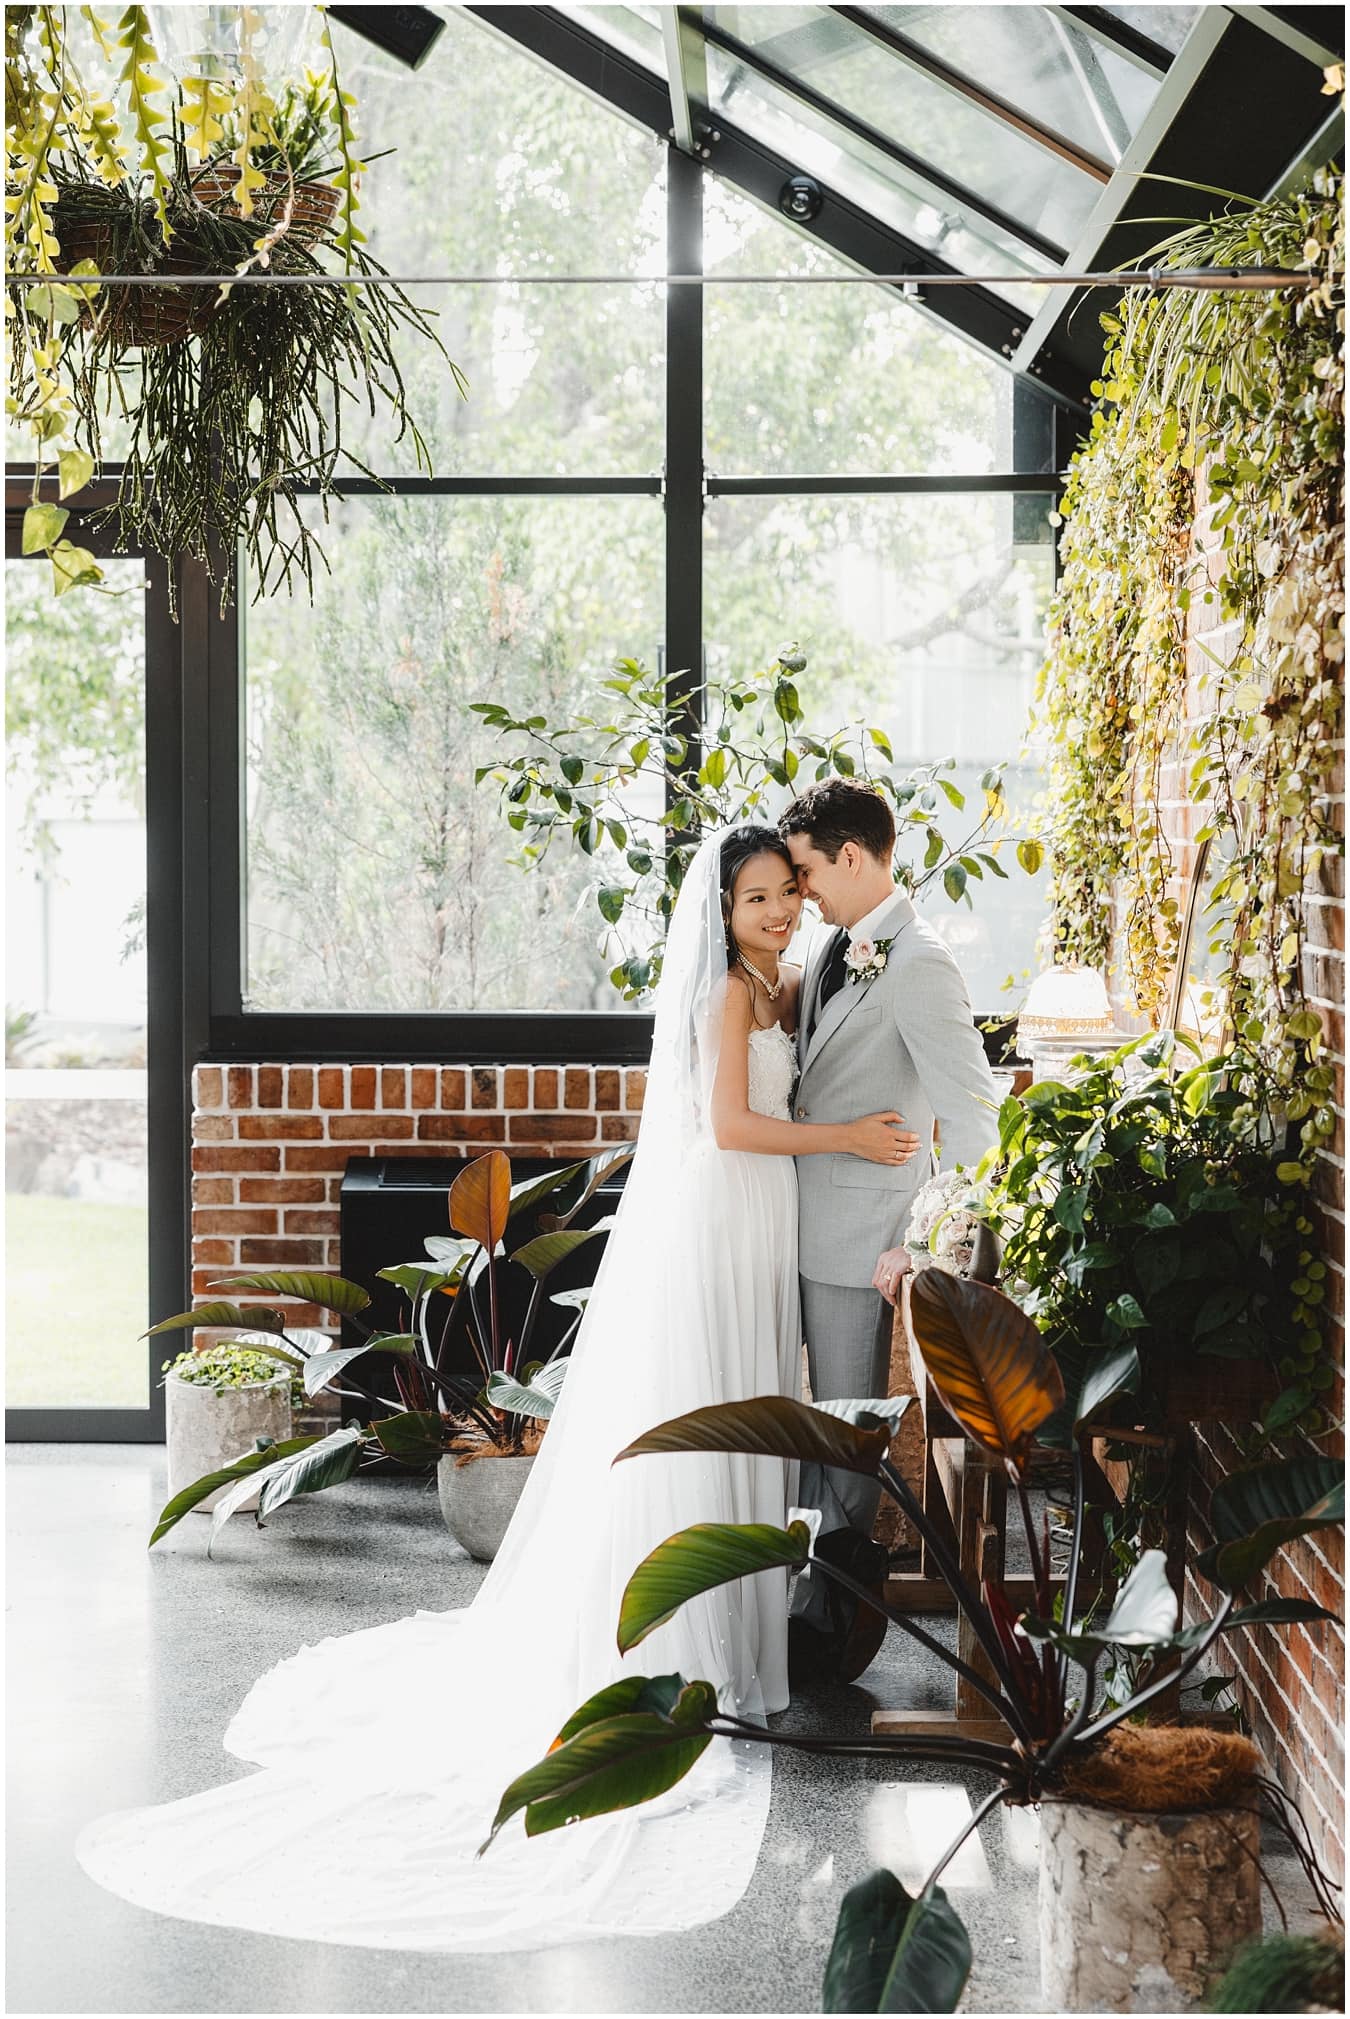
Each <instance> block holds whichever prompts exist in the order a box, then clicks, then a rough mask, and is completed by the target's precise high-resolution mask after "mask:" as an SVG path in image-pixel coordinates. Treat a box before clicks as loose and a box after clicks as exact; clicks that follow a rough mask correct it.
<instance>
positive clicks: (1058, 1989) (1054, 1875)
mask: <svg viewBox="0 0 1350 2019" xmlns="http://www.w3.org/2000/svg"><path fill="white" fill-rule="evenodd" d="M1040 1839H1041V1878H1040V1935H1041V1989H1042V1996H1043V1998H1044V2001H1045V2006H1046V2009H1047V2010H1048V2011H1051V2012H1184V2011H1186V2010H1187V2009H1189V2008H1191V2007H1194V2006H1196V2005H1197V2004H1198V2003H1199V2002H1200V2001H1201V2000H1202V1999H1203V1998H1204V1997H1205V1995H1206V1993H1207V1991H1208V1990H1209V1989H1210V1987H1211V1986H1212V1984H1213V1983H1214V1982H1215V1980H1216V1979H1217V1978H1218V1977H1219V1976H1220V1975H1221V1974H1222V1972H1223V1970H1224V1968H1225V1967H1226V1964H1227V1960H1228V1958H1229V1956H1230V1954H1231V1952H1232V1950H1233V1949H1234V1948H1235V1947H1236V1946H1237V1944H1238V1943H1239V1942H1242V1941H1245V1940H1246V1938H1247V1937H1248V1936H1249V1935H1255V1934H1258V1933H1259V1932H1260V1928H1261V1875H1260V1868H1259V1866H1258V1863H1257V1855H1258V1852H1259V1850H1260V1845H1261V1826H1260V1818H1259V1815H1258V1812H1257V1797H1256V1794H1255V1791H1253V1794H1252V1797H1251V1802H1250V1805H1248V1804H1247V1803H1245V1802H1244V1803H1242V1804H1241V1805H1239V1806H1235V1807H1232V1808H1223V1809H1207V1810H1181V1811H1178V1812H1177V1813H1175V1814H1152V1813H1146V1812H1144V1811H1142V1810H1136V1809H1114V1808H1104V1807H1099V1806H1097V1805H1095V1804H1092V1803H1088V1802H1076V1801H1067V1800H1063V1799H1046V1800H1045V1801H1043V1802H1042V1804H1041V1832H1040Z"/></svg>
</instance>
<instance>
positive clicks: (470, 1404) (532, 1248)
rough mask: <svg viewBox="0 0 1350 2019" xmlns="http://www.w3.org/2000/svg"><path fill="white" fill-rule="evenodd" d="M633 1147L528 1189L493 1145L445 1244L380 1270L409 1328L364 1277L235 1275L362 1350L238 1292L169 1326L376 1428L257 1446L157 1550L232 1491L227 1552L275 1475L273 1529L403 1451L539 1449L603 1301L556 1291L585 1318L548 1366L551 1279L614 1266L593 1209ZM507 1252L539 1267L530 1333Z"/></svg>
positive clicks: (217, 1517) (220, 1508)
mask: <svg viewBox="0 0 1350 2019" xmlns="http://www.w3.org/2000/svg"><path fill="white" fill-rule="evenodd" d="M632 1154H633V1151H632V1148H631V1146H629V1145H625V1146H623V1147H622V1148H619V1149H615V1150H607V1151H605V1152H604V1153H603V1154H602V1155H600V1156H598V1157H592V1158H590V1159H589V1160H588V1161H587V1162H584V1163H577V1164H569V1165H567V1166H565V1167H564V1168H563V1169H561V1170H558V1171H550V1172H546V1173H545V1174H544V1175H543V1176H542V1177H537V1178H523V1179H521V1180H519V1181H518V1182H517V1183H516V1184H514V1185H513V1184H512V1182H511V1161H510V1158H509V1157H507V1155H506V1154H505V1152H504V1151H502V1150H489V1151H488V1153H487V1155H486V1156H483V1157H477V1158H475V1159H474V1160H473V1162H472V1163H469V1164H466V1165H465V1167H464V1169H463V1170H462V1171H461V1172H460V1174H459V1176H458V1177H457V1178H456V1179H455V1182H454V1184H453V1185H452V1186H451V1187H450V1193H449V1200H448V1213H449V1222H450V1232H449V1234H437V1235H433V1236H431V1238H430V1239H429V1240H428V1241H427V1243H426V1251H427V1252H426V1256H425V1257H424V1258H423V1259H422V1260H421V1261H416V1262H401V1263H396V1264H395V1265H394V1266H393V1267H391V1268H388V1269H381V1270H380V1271H379V1272H378V1273H379V1276H380V1279H381V1280H382V1281H384V1282H387V1283H392V1284H393V1285H394V1286H395V1287H396V1288H397V1289H398V1290H399V1291H400V1292H401V1293H402V1295H403V1298H404V1299H405V1300H406V1301H405V1304H404V1307H403V1328H402V1329H401V1330H400V1331H398V1332H388V1331H379V1330H377V1329H376V1328H375V1327H374V1326H372V1325H370V1324H369V1323H368V1322H367V1320H366V1319H365V1318H364V1317H363V1315H362V1314H363V1313H364V1312H365V1311H367V1310H368V1308H369V1305H370V1301H371V1299H370V1294H369V1292H368V1291H366V1290H364V1289H363V1288H362V1287H361V1285H360V1284H359V1283H353V1282H351V1281H349V1280H348V1279H347V1278H346V1277H344V1276H329V1275H322V1274H310V1273H306V1272H296V1271H291V1270H281V1271H276V1270H268V1271H265V1272H262V1273H258V1274H249V1275H243V1276H227V1277H222V1278H221V1279H220V1281H219V1282H218V1283H217V1284H215V1285H214V1286H213V1288H215V1289H217V1290H222V1291H226V1290H236V1291H239V1290H244V1291H249V1292H252V1293H253V1294H255V1295H271V1296H273V1297H281V1298H285V1299H290V1300H298V1301H300V1302H301V1303H306V1304H317V1305H319V1306H320V1307H321V1308H322V1309H323V1310H326V1311H328V1312H329V1313H330V1314H331V1315H332V1316H334V1317H338V1318H341V1319H343V1320H345V1321H346V1322H347V1323H348V1324H350V1325H352V1326H354V1327H355V1328H356V1330H357V1331H359V1332H361V1333H363V1334H364V1338H363V1340H362V1342H361V1343H360V1344H359V1345H356V1346H336V1347H335V1346H334V1345H333V1342H332V1340H331V1338H330V1337H329V1335H328V1334H327V1333H325V1332H319V1331H311V1330H299V1329H295V1328H292V1329H288V1328H287V1322H286V1319H285V1316H284V1315H283V1313H282V1312H281V1311H279V1310H277V1309H276V1308H275V1307H273V1306H271V1305H266V1304H244V1305H241V1304H237V1303H235V1302H233V1301H232V1300H230V1299H227V1298H224V1297H221V1298H216V1299H214V1300H212V1301H210V1302H208V1303H205V1304H198V1305H197V1306H195V1307H194V1308H193V1309H192V1310H190V1311H180V1312H178V1313H176V1314H175V1316H174V1317H172V1318H164V1319H162V1320H161V1321H160V1323H159V1324H158V1325H153V1326H152V1327H151V1328H150V1329H151V1334H152V1335H154V1334H158V1333H161V1332H185V1331H190V1330H197V1329H198V1328H202V1327H205V1328H209V1329H211V1330H213V1331H217V1330H222V1329H224V1330H230V1331H233V1332H234V1333H235V1335H236V1338H237V1339H238V1341H239V1343H240V1344H243V1345H247V1346H248V1347H249V1348H250V1349H251V1350H252V1352H254V1353H256V1354H259V1355H263V1356H265V1357H267V1358H268V1359H271V1360H273V1361H279V1362H280V1363H281V1364H282V1365H283V1366H285V1367H287V1368H289V1369H290V1370H292V1373H293V1376H294V1377H295V1378H297V1379H298V1380H299V1381H300V1382H301V1383H302V1384H303V1392H304V1394H305V1395H306V1396H310V1397H312V1396H315V1395H318V1394H320V1393H322V1392H323V1391H324V1390H327V1391H328V1392H329V1393H331V1394H335V1395H341V1396H346V1397H349V1398H352V1399H354V1400H355V1401H357V1402H358V1403H362V1404H364V1405H365V1406H366V1407H367V1408H368V1409H369V1410H372V1411H373V1412H374V1414H373V1417H372V1420H371V1421H370V1422H369V1423H368V1424H363V1423H349V1424H344V1425H343V1427H342V1428H341V1429H340V1430H334V1431H331V1432H330V1433H329V1434H328V1435H327V1436H317V1435H316V1436H313V1437H296V1438H291V1439H289V1440H287V1441H286V1442H284V1443H281V1444H271V1445H267V1446H260V1447H259V1448H258V1449H257V1450H255V1451H249V1452H241V1453H240V1455H239V1457H238V1458H236V1459H233V1460H232V1461H231V1462H230V1463H229V1464H228V1465H226V1466H224V1467H222V1468H221V1469H220V1470H219V1471H217V1472H211V1473H208V1474H207V1475H206V1476H205V1477H204V1478H202V1479H198V1480H194V1481H193V1483H192V1485H191V1486H187V1487H185V1488H184V1489H183V1491H182V1492H181V1493H179V1494H177V1495H175V1497H174V1498H173V1499H172V1500H171V1501H170V1502H169V1504H168V1506H167V1507H166V1508H165V1509H164V1510H163V1512H162V1513H161V1515H160V1517H159V1520H158V1522H157V1523H156V1525H155V1529H154V1532H153V1533H152V1535H151V1537H150V1541H151V1543H152V1544H153V1543H156V1542H158V1541H159V1539H160V1537H161V1536H163V1535H167V1534H168V1532H169V1530H170V1529H171V1528H173V1527H174V1526H176V1524H177V1523H178V1522H179V1521H181V1520H182V1518H183V1516H184V1515H185V1514H187V1513H189V1512H190V1511H191V1510H192V1509H193V1508H194V1507H195V1506H196V1505H197V1504H198V1502H199V1501H202V1500H204V1499H205V1498H206V1497H207V1495H208V1494H209V1493H213V1492H215V1490H216V1489H217V1487H221V1486H228V1487H231V1488H232V1489H235V1488H237V1490H232V1491H231V1492H229V1493H227V1494H225V1495H224V1496H223V1497H222V1498H221V1500H220V1501H219V1502H218V1503H217V1506H216V1508H215V1510H214V1512H213V1516H212V1523H211V1543H214V1542H215V1539H216V1537H217V1535H218V1534H219V1533H220V1530H221V1529H222V1528H223V1526H224V1525H225V1523H226V1522H227V1521H228V1520H229V1519H230V1516H231V1515H232V1514H234V1513H235V1511H236V1509H237V1508H238V1507H239V1506H240V1505H241V1504H242V1503H243V1501H244V1500H246V1499H247V1498H248V1497H249V1494H250V1493H251V1491H252V1490H253V1487H254V1486H256V1485H257V1484H258V1475H259V1474H260V1473H261V1474H263V1475H264V1477H263V1479H262V1492H261V1494H260V1496H259V1501H258V1509H257V1521H258V1525H259V1527H261V1526H262V1524H263V1522H264V1521H265V1520H266V1518H267V1516H268V1515H269V1514H275V1513H276V1512H277V1511H278V1510H279V1509H280V1508H281V1507H283V1506H284V1505H285V1504H286V1502H287V1501H288V1500H291V1499H293V1498H294V1497H295V1496H296V1495H297V1494H300V1493H317V1492H319V1491H321V1490H322V1489H323V1488H324V1487H327V1486H335V1485H337V1484H339V1483H340V1482H341V1481H342V1480H344V1479H350V1478H351V1476H352V1475H353V1473H355V1472H357V1471H358V1470H363V1469H364V1470H367V1471H368V1470H370V1469H371V1468H372V1467H374V1466H376V1465H379V1464H381V1463H383V1461H385V1460H387V1459H390V1458H393V1459H397V1460H398V1461H399V1462H400V1463H402V1464H405V1465H408V1466H426V1465H431V1464H435V1463H436V1461H437V1460H438V1459H439V1458H440V1457H441V1456H442V1455H443V1454H444V1453H445V1452H454V1453H456V1454H457V1455H459V1456H464V1455H467V1454H470V1453H478V1452H485V1451H491V1452H496V1453H498V1454H500V1455H503V1456H518V1455H522V1454H526V1453H527V1451H528V1450H530V1449H532V1448H533V1447H534V1446H535V1445H536V1444H537V1441H538V1435H539V1433H538V1429H537V1426H538V1425H539V1424H541V1423H543V1422H546V1421H547V1419H548V1418H549V1417H550V1416H551V1415H552V1413H553V1408H554V1404H555V1403H556V1402H557V1399H558V1396H559V1394H560V1392H561V1389H562V1383H563V1379H564V1377H565V1375H566V1372H567V1358H566V1349H567V1347H568V1346H569V1345H570V1344H571V1341H572V1338H573V1336H574V1334H575V1332H576V1329H577V1326H578V1325H579V1324H580V1322H581V1312H582V1310H583V1309H584V1307H585V1301H586V1297H587V1295H588V1294H589V1293H588V1291H586V1290H585V1289H581V1290H577V1289H572V1290H565V1291H562V1292H559V1293H558V1294H557V1295H556V1296H555V1297H554V1298H553V1302H554V1303H555V1304H558V1305H561V1306H562V1307H563V1309H564V1310H565V1311H569V1312H572V1313H574V1315H573V1316H571V1317H570V1318H568V1319H567V1320H566V1321H565V1323H564V1327H563V1330H562V1333H561V1336H560V1338H559V1339H558V1342H557V1344H556V1345H555V1346H554V1347H553V1348H552V1349H551V1351H549V1352H548V1353H547V1356H546V1357H545V1358H543V1359H532V1358H531V1347H532V1344H533V1341H534V1339H535V1337H536V1335H537V1333H538V1329H539V1322H540V1319H541V1318H542V1316H543V1313H544V1303H545V1297H546V1285H547V1284H548V1282H549V1280H550V1279H551V1278H552V1277H553V1276H554V1274H555V1272H556V1271H557V1270H558V1269H559V1268H560V1267H561V1265H562V1264H563V1263H564V1262H566V1261H567V1260H568V1259H569V1258H570V1257H572V1256H573V1255H577V1254H579V1253H580V1252H581V1251H583V1250H589V1254H590V1255H591V1256H594V1257H595V1258H596V1259H597V1260H598V1256H599V1252H600V1251H599V1248H598V1246H596V1245H595V1244H596V1243H597V1242H598V1241H599V1239H600V1237H601V1236H603V1234H604V1233H605V1232H606V1231H607V1228H608V1225H609V1222H608V1221H607V1220H600V1221H598V1222H597V1221H596V1220H595V1219H594V1218H593V1217H591V1216H588V1221H587V1224H582V1219H581V1216H582V1215H583V1213H584V1212H585V1209H586V1208H587V1207H588V1206H590V1205H591V1204H592V1202H593V1200H594V1199H595V1197H596V1194H597V1192H598V1191H599V1188H600V1186H601V1185H602V1184H603V1183H604V1181H605V1180H606V1179H607V1178H608V1177H610V1176H611V1175H612V1174H613V1173H614V1172H615V1171H617V1170H618V1169H619V1168H620V1167H621V1166H622V1165H623V1164H625V1163H627V1161H628V1160H629V1159H630V1158H631V1156H632ZM541 1208H547V1210H546V1211H541V1210H540V1209H541ZM504 1259H505V1260H508V1261H510V1262H511V1263H512V1264H514V1265H517V1266H518V1267H519V1268H520V1269H521V1270H522V1271H523V1272H524V1276H525V1279H526V1282H527V1285H528V1287H527V1289H526V1291H525V1294H524V1297H523V1300H522V1299H521V1298H519V1297H518V1298H517V1300H516V1305H515V1308H516V1310H517V1312H518V1314H519V1316H518V1322H517V1323H515V1324H512V1322H511V1315H510V1312H511V1305H510V1301H509V1299H508V1295H507V1284H506V1283H505V1281H504V1280H503V1272H502V1270H501V1266H500V1265H501V1262H502V1261H503V1260H504ZM522 1302H523V1311H522V1310H521V1309H520V1306H521V1303H522ZM371 1355H376V1356H387V1359H385V1361H384V1364H385V1365H386V1366H387V1367H388V1368H389V1370H390V1371H389V1374H388V1376H387V1377H386V1376H385V1375H382V1374H380V1373H377V1372H375V1371H373V1367H375V1366H378V1365H379V1364H380V1363H379V1361H378V1360H377V1361H376V1362H374V1363H372V1360H371V1357H370V1356H371ZM390 1387H392V1389H393V1394H392V1395H391V1394H389V1393H388V1392H387V1390H388V1388H390ZM384 1412H388V1413H384ZM209 1553H210V1544H208V1554H209Z"/></svg>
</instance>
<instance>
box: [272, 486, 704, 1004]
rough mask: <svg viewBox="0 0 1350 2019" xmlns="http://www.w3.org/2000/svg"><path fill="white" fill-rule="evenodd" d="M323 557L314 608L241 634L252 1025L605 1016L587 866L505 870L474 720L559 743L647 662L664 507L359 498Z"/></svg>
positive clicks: (486, 746) (298, 605)
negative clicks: (537, 721) (533, 720)
mask: <svg viewBox="0 0 1350 2019" xmlns="http://www.w3.org/2000/svg"><path fill="white" fill-rule="evenodd" d="M325 537H326V538H327V541H328V544H329V546H330V549H331V550H332V551H333V552H334V554H340V566H338V567H335V569H334V572H333V573H332V575H331V576H323V577H322V578H320V579H319V580H318V583H317V586H316V593H315V601H314V607H313V609H312V610H311V609H310V608H309V607H308V606H307V605H305V604H304V603H302V602H299V601H294V600H287V599H284V598H279V597H273V598H268V599H266V600H265V601H263V602H261V603H259V604H257V605H256V606H255V607H253V608H251V609H249V610H248V612H247V618H246V622H245V625H244V635H245V640H246V649H245V654H244V662H245V697H246V706H245V722H246V742H247V848H246V854H247V880H246V903H247V920H248V931H247V937H246V969H247V973H246V981H245V1007H246V1008H248V1009H251V1010H359V1011H380V1010H384V1011H390V1010H393V1011H418V1010H421V1011H426V1010H496V1009H511V1010H602V1009H606V1010H612V1009H616V1008H618V1007H619V1004H618V1001H617V998H616V997H615V995H614V991H613V990H612V989H611V988H610V986H609V983H608V981H607V980H606V979H605V977H606V974H607V972H608V968H609V966H611V965H612V964H613V962H612V960H611V961H608V962H607V961H606V960H605V958H604V955H603V951H602V949H601V948H600V946H599V944H598V929H599V927H600V920H599V916H598V913H597V912H596V909H595V906H594V902H593V900H592V898H591V896H590V891H591V886H592V884H593V883H594V881H595V878H596V874H597V870H598V869H599V868H600V867H601V866H602V865H601V864H600V863H599V862H598V861H594V860H591V859H590V858H587V857H586V856H584V855H582V854H581V853H580V851H579V850H574V849H570V848H568V847H566V846H565V845H564V844H563V843H562V842H559V843H558V844H557V846H556V847H555V848H554V850H553V851H552V852H551V854H550V855H549V857H548V859H547V861H546V862H545V864H544V865H543V867H542V868H541V869H540V870H538V871H535V872H532V873H530V874H528V875H527V874H525V873H524V872H523V871H522V870H521V869H520V868H519V867H517V866H516V865H515V864H514V862H513V861H512V858H513V857H514V856H515V855H516V854H517V853H518V850H519V847H520V839H519V838H518V837H516V836H514V835H513V834H512V833H511V831H510V829H509V828H508V827H507V825H506V823H505V821H504V820H503V818H502V815H501V813H500V811H499V808H498V801H497V796H496V793H495V791H494V789H493V788H492V787H491V786H490V785H486V786H483V787H476V786H475V783H474V773H475V770H476V769H477V768H478V767H480V766H489V765H491V764H492V763H493V762H494V760H495V759H496V758H497V757H498V756H499V755H500V754H501V746H500V743H499V740H498V737H497V734H496V732H495V731H493V730H489V729H485V728H484V727H483V725H482V723H481V722H480V721H479V719H478V717H477V716H475V715H474V714H473V713H472V712H471V710H470V703H472V702H474V701H497V702H500V703H502V704H503V705H505V706H506V707H508V708H511V709H513V710H514V711H515V712H517V713H518V714H520V715H522V716H524V715H529V714H531V713H538V714H539V715H541V716H546V717H547V718H548V720H549V721H550V722H557V721H558V720H569V719H572V718H574V717H575V716H577V715H579V714H583V713H590V712H592V709H593V704H594V703H595V702H596V701H597V700H598V699H599V698H600V689H601V682H602V681H603V680H604V679H605V678H606V677H607V676H608V674H609V672H610V670H611V668H612V665H613V661H614V660H615V658H617V657H619V656H620V655H631V656H633V657H636V658H642V659H645V660H646V661H647V663H648V664H649V665H654V664H655V663H656V658H657V654H658V651H659V649H660V642H661V631H662V611H661V600H662V595H663V583H664V569H663V563H662V539H663V527H662V518H661V512H660V508H659V505H658V504H657V503H656V502H655V501H654V500H652V499H649V498H624V497H606V498H592V497H562V498H557V497H555V498H540V497H491V498H469V497H430V498H428V497H403V498H363V499H359V500H357V499H352V500H347V501H344V502H343V503H342V504H341V505H340V506H338V507H337V508H335V511H334V515H333V519H332V522H331V523H330V526H329V528H328V531H327V534H326V536H325Z"/></svg>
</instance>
